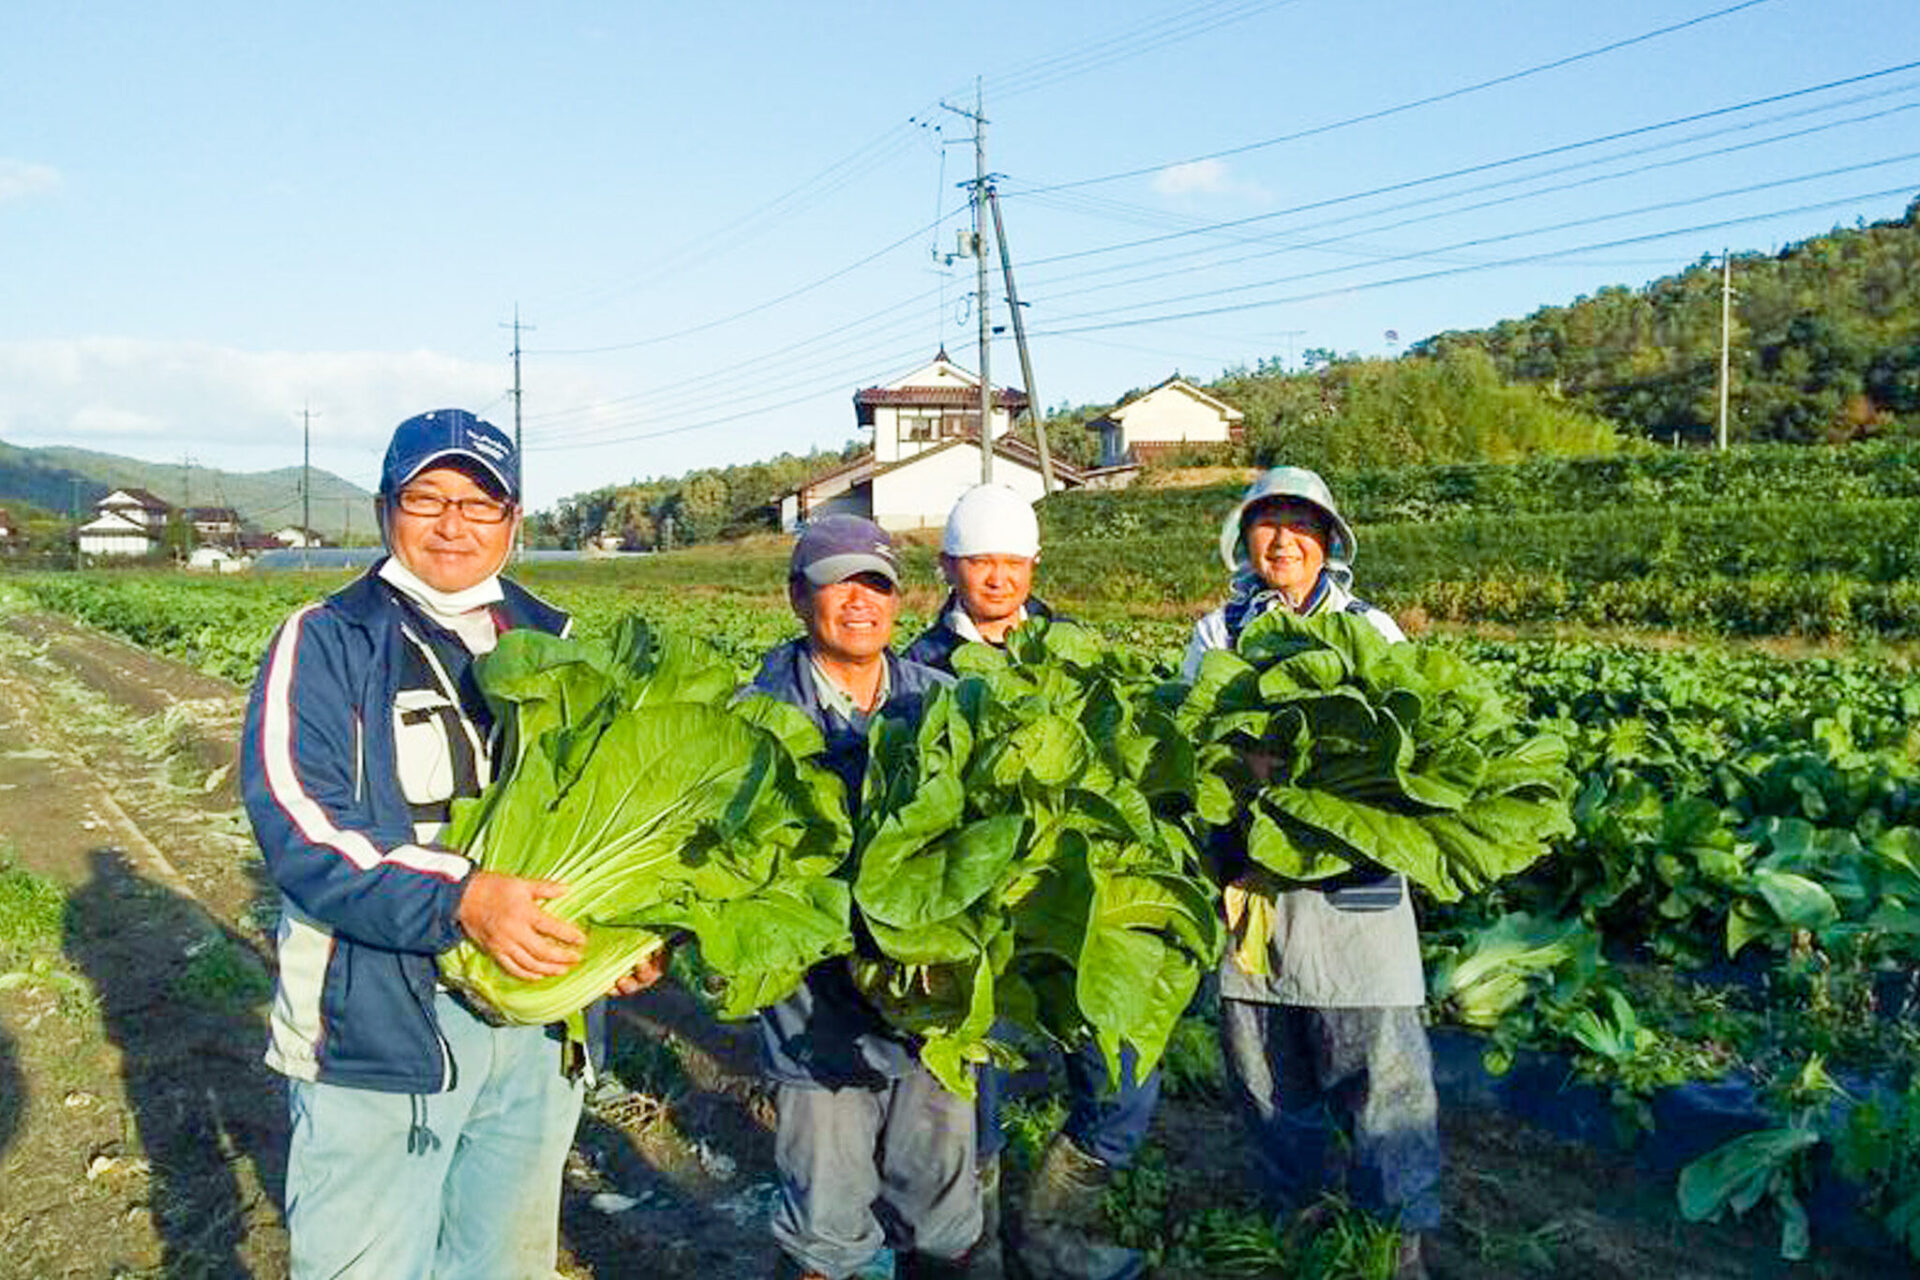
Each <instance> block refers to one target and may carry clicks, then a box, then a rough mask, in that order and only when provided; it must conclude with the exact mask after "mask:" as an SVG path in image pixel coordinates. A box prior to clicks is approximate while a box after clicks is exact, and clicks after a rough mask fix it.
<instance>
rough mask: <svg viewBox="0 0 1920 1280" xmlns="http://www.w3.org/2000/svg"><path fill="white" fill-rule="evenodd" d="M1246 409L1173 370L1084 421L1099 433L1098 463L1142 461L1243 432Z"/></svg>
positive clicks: (1233, 440)
mask: <svg viewBox="0 0 1920 1280" xmlns="http://www.w3.org/2000/svg"><path fill="white" fill-rule="evenodd" d="M1245 418H1246V415H1245V414H1243V413H1241V412H1240V410H1238V409H1236V408H1234V407H1233V406H1232V405H1230V404H1228V403H1227V402H1226V401H1224V400H1221V399H1218V398H1216V397H1214V396H1210V395H1208V394H1207V393H1206V392H1204V391H1202V390H1201V389H1200V388H1198V387H1196V386H1194V385H1193V384H1192V383H1191V382H1188V381H1187V380H1186V379H1185V378H1182V377H1180V376H1179V375H1178V374H1175V375H1174V376H1173V377H1171V378H1168V379H1167V380H1166V381H1165V382H1162V383H1161V384H1160V385H1159V386H1156V387H1154V388H1153V389H1151V390H1149V391H1143V392H1141V393H1140V394H1139V395H1137V396H1134V397H1133V398H1132V399H1131V400H1127V401H1124V402H1122V403H1121V404H1120V405H1118V406H1116V407H1115V408H1113V409H1112V410H1110V411H1109V412H1107V413H1106V414H1105V415H1103V416H1102V417H1099V418H1095V419H1094V420H1093V421H1092V422H1089V423H1088V424H1087V430H1089V431H1092V432H1095V433H1097V434H1098V435H1099V437H1100V465H1101V466H1103V467H1108V466H1117V465H1119V464H1121V463H1124V462H1128V461H1132V462H1145V461H1147V460H1149V459H1151V458H1152V457H1153V456H1154V455H1155V454H1164V453H1170V452H1172V451H1174V450H1176V449H1191V448H1195V447H1196V446H1198V447H1205V446H1208V445H1213V446H1217V447H1219V448H1220V450H1221V451H1222V452H1224V451H1225V450H1226V449H1227V448H1229V447H1230V446H1232V445H1236V444H1239V443H1240V442H1241V441H1242V440H1244V439H1245V438H1246V427H1245V425H1244V421H1245Z"/></svg>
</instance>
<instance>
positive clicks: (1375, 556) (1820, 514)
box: [1040, 499, 1920, 604]
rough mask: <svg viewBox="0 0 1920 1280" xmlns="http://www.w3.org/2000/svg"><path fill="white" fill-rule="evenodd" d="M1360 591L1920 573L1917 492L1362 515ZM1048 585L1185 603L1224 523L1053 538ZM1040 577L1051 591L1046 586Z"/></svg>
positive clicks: (1215, 586)
mask: <svg viewBox="0 0 1920 1280" xmlns="http://www.w3.org/2000/svg"><path fill="white" fill-rule="evenodd" d="M1358 537H1359V541H1360V555H1359V559H1358V561H1357V566H1356V567H1357V570H1358V574H1357V578H1358V582H1359V586H1360V588H1361V590H1362V591H1364V592H1368V593H1371V594H1375V595H1396V596H1406V595H1408V594H1410V593H1413V592H1415V591H1418V590H1421V589H1422V588H1423V587H1424V586H1425V584H1428V583H1432V582H1453V581H1471V580H1475V579H1512V578H1524V579H1528V580H1537V581H1557V582H1561V583H1563V584H1566V586H1567V587H1568V588H1569V589H1573V588H1577V587H1579V586H1580V585H1581V584H1598V583H1606V582H1626V583H1632V582H1634V581H1637V580H1640V579H1643V578H1649V577H1657V578H1659V579H1661V580H1663V581H1669V582H1689V581H1695V580H1703V579H1714V580H1729V581H1738V580H1744V579H1748V578H1758V577H1765V576H1768V575H1788V576H1806V575H1813V576H1822V575H1824V576H1830V577H1835V578H1841V579H1848V580H1853V581H1857V582H1859V583H1862V584H1895V583H1907V582H1920V500H1905V499H1902V500H1871V501H1858V502H1844V503H1828V502H1816V501H1807V500H1802V501H1792V502H1773V503H1753V504H1748V505H1740V506H1734V505H1726V506H1713V507H1680V508H1672V509H1663V508H1658V507H1630V508H1621V509H1618V510H1607V511H1596V512H1586V513H1579V514H1573V515H1551V516H1543V515H1516V516H1500V517H1494V516H1476V517H1472V518H1468V519H1462V520H1448V521H1440V522H1433V523H1403V524H1388V525H1372V526H1368V525H1362V526H1361V527H1360V529H1359V530H1358ZM1040 577H1041V581H1042V583H1043V584H1045V585H1050V586H1051V589H1052V590H1053V591H1055V592H1056V593H1058V594H1061V595H1063V596H1070V597H1074V598H1084V599H1095V600H1102V601H1111V602H1113V603H1127V602H1141V601H1144V602H1149V603H1156V604H1159V603H1169V604H1171V603H1179V602H1182V601H1191V600H1198V599H1204V598H1206V597H1208V596H1212V595H1218V594H1219V593H1220V591H1221V590H1222V589H1223V587H1224V583H1225V571H1224V569H1223V568H1222V567H1221V565H1220V561H1219V552H1218V550H1217V545H1216V542H1215V534H1214V533H1213V531H1211V530H1209V529H1206V528H1203V527H1196V526H1194V525H1193V524H1189V525H1188V526H1186V527H1184V528H1175V529H1169V530H1167V531H1166V532H1165V533H1146V534H1142V533H1133V534H1128V535H1125V536H1110V537H1107V538H1104V539H1099V538H1080V539H1065V540H1059V541H1055V542H1051V543H1049V544H1048V545H1047V547H1046V548H1045V550H1044V551H1043V552H1042V556H1041V575H1040ZM1045 585H1043V589H1045Z"/></svg>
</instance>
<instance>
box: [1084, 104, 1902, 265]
mask: <svg viewBox="0 0 1920 1280" xmlns="http://www.w3.org/2000/svg"><path fill="white" fill-rule="evenodd" d="M1914 110H1920V103H1907V104H1903V105H1901V106H1898V107H1890V108H1887V109H1886V110H1883V111H1878V112H1873V113H1870V114H1869V115H1866V116H1857V117H1853V118H1852V119H1850V120H1847V121H1836V122H1832V123H1829V124H1825V125H1819V126H1815V127H1813V128H1808V129H1799V130H1794V131H1792V132H1789V133H1785V134H1778V135H1775V136H1774V137H1771V138H1763V139H1758V140H1755V141H1751V142H1744V143H1737V144H1734V145H1731V146H1726V147H1719V148H1715V149H1713V150H1710V151H1704V152H1700V153H1698V154H1695V155H1691V156H1681V157H1677V158H1674V159H1671V160H1663V161H1657V162H1654V163H1651V164H1645V165H1638V166H1635V167H1633V168H1630V169H1624V170H1620V171H1617V172H1614V173H1606V174H1595V175H1590V176H1588V177H1584V178H1578V179H1574V180H1572V181H1569V182H1562V183H1556V184H1554V185H1552V186H1546V187H1540V188H1537V189H1535V190H1531V191H1524V192H1517V193H1513V194H1510V195H1505V196H1501V197H1497V198H1495V199H1490V200H1483V201H1480V202H1478V203H1476V204H1467V205H1459V206H1455V207H1450V208H1442V209H1431V210H1429V211H1428V212H1424V213H1419V214H1417V215H1415V216H1413V217H1408V218H1402V219H1400V220H1399V221H1396V222H1388V223H1383V224H1378V225H1374V226H1369V227H1366V228H1364V229H1353V230H1349V231H1346V232H1345V233H1343V234H1341V235H1336V236H1328V237H1324V238H1321V239H1319V240H1300V239H1295V238H1292V237H1296V236H1298V235H1299V234H1300V233H1301V232H1305V231H1312V230H1315V229H1317V228H1321V227H1328V226H1342V227H1350V226H1351V225H1352V223H1353V222H1354V220H1355V219H1356V218H1366V219H1371V218H1377V217H1380V216H1382V215H1384V214H1388V213H1394V212H1399V211H1401V210H1405V209H1425V208H1427V207H1428V206H1429V205H1431V204H1433V203H1434V202H1435V200H1425V199H1423V200H1412V201H1405V202H1402V203H1400V204H1396V205H1388V206H1385V207H1383V208H1379V209H1373V210H1369V211H1367V212H1366V213H1363V214H1359V215H1352V216H1350V217H1346V218H1329V219H1323V220H1322V221H1319V222H1316V223H1308V224H1305V225H1302V226H1295V227H1291V228H1288V230H1287V232H1286V233H1285V234H1286V235H1287V236H1288V237H1289V238H1287V239H1285V240H1283V241H1280V242H1279V243H1277V244H1274V243H1270V240H1271V239H1273V238H1270V237H1263V238H1262V239H1261V240H1259V241H1240V242H1236V243H1263V244H1266V245H1267V247H1265V248H1262V249H1260V250H1259V251H1258V252H1255V253H1247V254H1241V255H1239V256H1237V257H1231V258H1214V259H1213V260H1212V261H1208V262H1203V263H1194V262H1193V261H1192V259H1195V258H1200V257H1204V256H1208V255H1215V254H1218V253H1220V252H1221V251H1222V248H1223V247H1222V246H1205V247H1202V248H1199V249H1189V250H1184V251H1182V252H1179V253H1174V254H1165V255H1161V256H1159V257H1157V258H1152V259H1148V260H1147V262H1145V263H1123V264H1118V265H1116V266H1113V267H1105V268H1101V269H1099V270H1097V271H1095V272H1092V273H1085V274H1083V275H1082V276H1081V277H1079V278H1083V279H1084V278H1086V277H1087V275H1094V276H1098V275H1111V274H1116V273H1122V272H1125V273H1128V274H1126V275H1124V276H1122V278H1120V279H1118V280H1113V281H1108V282H1105V283H1100V284H1090V285H1087V286H1085V287H1084V288H1080V289H1073V290H1067V291H1064V292H1062V291H1059V290H1055V291H1053V292H1052V293H1050V294H1049V295H1048V299H1049V301H1052V302H1056V303H1057V302H1059V301H1060V300H1061V299H1062V298H1067V297H1075V296H1081V295H1085V294H1088V293H1098V292H1103V291H1106V290H1111V289H1117V288H1124V287H1132V286H1137V285H1141V284H1145V283H1148V282H1150V281H1153V280H1160V279H1165V278H1167V277H1169V276H1175V275H1191V274H1192V273H1193V272H1195V271H1197V270H1219V269H1221V268H1223V267H1228V266H1235V265H1238V264H1240V263H1244V262H1251V261H1255V260H1257V259H1261V258H1270V257H1274V256H1277V255H1280V254H1286V253H1298V252H1304V251H1307V250H1311V249H1323V248H1327V247H1329V246H1332V245H1335V244H1340V243H1343V242H1346V241H1350V240H1353V239H1355V238H1357V237H1358V236H1360V235H1363V234H1366V235H1373V234H1378V233H1379V232H1382V231H1392V230H1397V229H1400V228H1403V227H1409V226H1415V225H1417V224H1419V223H1422V222H1432V221H1436V220H1439V219H1444V218H1456V217H1460V216H1462V215H1464V214H1469V213H1479V212H1484V211H1486V210H1489V209H1496V208H1505V207H1507V206H1509V205H1514V204H1518V203H1521V202H1523V201H1526V200H1533V199H1538V198H1540V197H1542V196H1548V195H1557V194H1561V193H1564V192H1567V191H1572V190H1576V189H1578V188H1580V187H1587V186H1594V185H1598V184H1600V183H1606V182H1616V181H1620V180H1623V179H1625V178H1629V177H1637V176H1640V175H1642V174H1645V173H1651V172H1655V171H1657V170H1660V169H1668V168H1674V167H1676V166H1680V165H1685V164H1692V163H1695V162H1698V161H1701V160H1707V159H1714V158H1718V157H1720V156H1725V155H1731V154H1734V153H1736V152H1740V151H1747V150H1752V149H1754V148H1757V147H1762V146H1768V145H1771V144H1773V143H1776V142H1783V141H1791V140H1795V139H1798V138H1803V137H1807V136H1810V135H1812V134H1815V133H1820V132H1824V131H1826V130H1828V129H1832V128H1839V127H1842V126H1843V125H1845V124H1852V123H1859V122H1861V121H1864V120H1872V119H1880V118H1883V117H1886V116H1890V115H1895V114H1898V113H1901V112H1905V111H1914ZM1621 158H1624V157H1622V156H1614V157H1608V158H1606V159H1605V160H1602V161H1595V162H1591V163H1589V164H1581V165H1569V166H1563V167H1562V168H1560V169H1555V170H1548V171H1546V172H1545V173H1538V174H1528V175H1523V176H1521V177H1518V178H1510V179H1503V180H1501V181H1499V182H1492V183H1484V184H1482V185H1480V186H1478V187H1469V188H1466V189H1464V190H1461V191H1454V192H1449V193H1447V194H1446V195H1445V196H1442V197H1436V198H1435V199H1439V200H1455V199H1458V198H1460V197H1462V196H1466V195H1472V194H1475V193H1478V192H1481V191H1492V190H1498V189H1500V188H1502V187H1508V186H1512V185H1515V184H1517V183H1522V182H1533V181H1537V180H1538V179H1539V178H1542V177H1546V176H1550V175H1551V174H1554V173H1564V172H1570V171H1572V170H1575V169H1580V168H1588V167H1591V164H1595V163H1610V162H1611V161H1612V160H1616V159H1621ZM1796 180H1797V179H1796ZM1160 262H1185V263H1186V265H1185V266H1182V267H1175V268H1170V269H1168V270H1164V271H1155V272H1151V273H1144V274H1143V273H1140V271H1139V269H1140V267H1142V266H1145V265H1151V264H1153V263H1160ZM1070 278H1071V277H1070Z"/></svg>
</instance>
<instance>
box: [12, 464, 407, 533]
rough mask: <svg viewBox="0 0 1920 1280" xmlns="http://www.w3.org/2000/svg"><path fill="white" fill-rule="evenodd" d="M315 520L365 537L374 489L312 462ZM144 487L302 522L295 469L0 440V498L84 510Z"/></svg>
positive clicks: (321, 527) (256, 517) (323, 527)
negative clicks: (189, 463) (224, 466)
mask: <svg viewBox="0 0 1920 1280" xmlns="http://www.w3.org/2000/svg"><path fill="white" fill-rule="evenodd" d="M312 476H313V507H312V510H313V527H314V529H315V530H316V531H317V532H319V533H320V534H322V535H323V536H325V537H326V538H327V539H328V540H329V541H334V542H338V541H342V540H343V539H357V540H360V541H365V540H367V539H368V538H370V537H371V535H372V533H373V528H374V524H373V495H372V494H370V493H368V492H367V491H366V490H364V489H362V488H360V487H359V486H358V485H355V484H352V483H350V482H348V481H346V480H342V479H341V478H340V477H339V476H336V475H334V474H333V473H332V472H330V471H321V470H318V469H315V470H314V471H313V472H312ZM126 488H137V489H145V490H146V491H147V492H149V493H151V494H153V495H154V496H155V497H157V498H160V499H162V500H163V501H166V502H170V503H172V504H174V505H175V506H195V507H232V508H233V509H234V510H236V511H238V512H239V513H240V519H241V520H242V521H244V522H245V523H246V524H248V525H251V526H253V527H254V528H256V529H259V530H260V531H261V532H263V533H271V532H272V531H273V530H275V529H279V528H282V527H284V526H286V525H297V524H299V523H300V509H301V499H300V468H298V467H281V468H279V469H278V470H275V471H246V472H241V471H221V470H218V469H216V468H212V467H201V466H195V467H193V468H191V469H190V470H189V469H183V468H182V467H180V466H179V465H177V464H169V463H162V462H142V461H140V460H139V459H137V458H126V457H121V456H119V455H117V454H111V453H100V452H97V451H95V450H92V449H76V448H70V447H65V446H56V447H51V448H41V449H23V448H20V447H18V446H16V445H10V444H6V443H5V442H0V502H7V501H20V502H29V503H32V504H33V505H34V506H36V507H43V508H45V509H46V510H48V511H58V512H65V513H68V514H72V513H73V512H76V511H78V512H80V513H82V514H84V513H86V512H88V511H91V510H92V508H93V504H94V503H95V502H97V501H98V500H99V499H101V498H104V497H106V496H107V494H109V493H111V492H112V491H113V490H115V489H126Z"/></svg>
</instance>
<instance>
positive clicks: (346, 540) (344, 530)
mask: <svg viewBox="0 0 1920 1280" xmlns="http://www.w3.org/2000/svg"><path fill="white" fill-rule="evenodd" d="M340 545H341V546H343V547H350V546H352V545H353V499H352V498H341V499H340Z"/></svg>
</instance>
